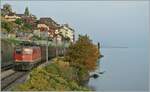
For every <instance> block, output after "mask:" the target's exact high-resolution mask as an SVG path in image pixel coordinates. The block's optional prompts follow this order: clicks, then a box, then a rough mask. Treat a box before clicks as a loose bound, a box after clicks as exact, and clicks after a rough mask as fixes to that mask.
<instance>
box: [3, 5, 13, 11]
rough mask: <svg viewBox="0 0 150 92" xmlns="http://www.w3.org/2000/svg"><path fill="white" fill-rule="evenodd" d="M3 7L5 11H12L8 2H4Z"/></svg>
mask: <svg viewBox="0 0 150 92" xmlns="http://www.w3.org/2000/svg"><path fill="white" fill-rule="evenodd" d="M3 9H4V11H5V12H6V13H10V12H12V8H11V5H10V4H4V5H3Z"/></svg>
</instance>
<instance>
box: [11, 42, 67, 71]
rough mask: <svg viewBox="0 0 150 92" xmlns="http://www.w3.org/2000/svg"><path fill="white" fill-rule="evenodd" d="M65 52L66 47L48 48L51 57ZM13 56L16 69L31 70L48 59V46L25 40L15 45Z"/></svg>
mask: <svg viewBox="0 0 150 92" xmlns="http://www.w3.org/2000/svg"><path fill="white" fill-rule="evenodd" d="M64 53H65V49H64V48H60V47H59V48H58V47H57V48H56V47H49V48H48V58H49V59H50V58H53V57H55V56H56V55H59V56H61V55H63V54H64ZM13 57H14V69H15V70H31V69H32V68H33V67H35V66H37V65H39V64H41V63H43V62H45V61H46V46H44V45H36V44H33V43H32V44H31V43H27V42H25V43H24V42H23V43H22V44H21V45H19V46H16V47H15V49H14V55H13Z"/></svg>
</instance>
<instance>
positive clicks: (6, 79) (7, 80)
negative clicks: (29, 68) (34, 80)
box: [1, 71, 28, 91]
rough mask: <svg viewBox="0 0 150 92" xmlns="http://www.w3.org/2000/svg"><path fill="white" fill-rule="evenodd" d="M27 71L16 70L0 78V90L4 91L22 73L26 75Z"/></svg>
mask: <svg viewBox="0 0 150 92" xmlns="http://www.w3.org/2000/svg"><path fill="white" fill-rule="evenodd" d="M27 73H28V72H18V71H15V72H13V73H11V74H9V75H7V76H5V77H4V78H2V79H1V91H5V90H7V89H8V88H10V86H12V85H14V84H15V82H16V81H17V80H19V79H21V78H22V77H23V76H24V75H26V74H27Z"/></svg>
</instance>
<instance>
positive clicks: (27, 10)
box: [24, 7, 30, 16]
mask: <svg viewBox="0 0 150 92" xmlns="http://www.w3.org/2000/svg"><path fill="white" fill-rule="evenodd" d="M24 15H25V16H29V15H30V13H29V9H28V7H26V8H25V12H24Z"/></svg>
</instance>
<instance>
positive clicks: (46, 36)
mask: <svg viewBox="0 0 150 92" xmlns="http://www.w3.org/2000/svg"><path fill="white" fill-rule="evenodd" d="M46 38H47V39H46V41H47V43H46V62H48V30H47V33H46Z"/></svg>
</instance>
